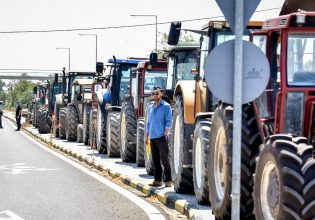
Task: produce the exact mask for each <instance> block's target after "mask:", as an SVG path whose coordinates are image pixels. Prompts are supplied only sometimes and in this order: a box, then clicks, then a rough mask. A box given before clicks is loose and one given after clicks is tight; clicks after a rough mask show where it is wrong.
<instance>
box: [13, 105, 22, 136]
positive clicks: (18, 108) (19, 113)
mask: <svg viewBox="0 0 315 220" xmlns="http://www.w3.org/2000/svg"><path fill="white" fill-rule="evenodd" d="M16 104H17V106H16V110H15V119H16V125H17V129H16V131H19V130H21V118H22V107H21V102H19V101H18V102H16Z"/></svg>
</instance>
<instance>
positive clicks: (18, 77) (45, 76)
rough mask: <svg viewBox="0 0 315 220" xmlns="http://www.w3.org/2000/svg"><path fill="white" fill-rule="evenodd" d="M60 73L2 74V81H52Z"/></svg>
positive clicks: (0, 73)
mask: <svg viewBox="0 0 315 220" xmlns="http://www.w3.org/2000/svg"><path fill="white" fill-rule="evenodd" d="M55 73H61V71H60V72H44V73H39V72H0V79H6V80H52V79H54V74H55Z"/></svg>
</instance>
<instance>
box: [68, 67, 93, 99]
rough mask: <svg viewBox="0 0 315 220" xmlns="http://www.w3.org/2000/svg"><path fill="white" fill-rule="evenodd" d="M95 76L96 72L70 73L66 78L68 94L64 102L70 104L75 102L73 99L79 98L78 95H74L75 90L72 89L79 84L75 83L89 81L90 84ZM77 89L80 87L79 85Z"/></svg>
mask: <svg viewBox="0 0 315 220" xmlns="http://www.w3.org/2000/svg"><path fill="white" fill-rule="evenodd" d="M95 75H96V73H95V72H69V73H68V75H67V77H66V85H67V92H66V94H64V100H65V101H66V103H70V102H71V101H72V100H74V99H72V98H73V97H74V96H77V94H73V92H74V91H75V90H73V89H72V86H73V85H75V84H78V83H74V82H81V81H82V80H83V81H84V80H89V82H90V81H92V80H93V78H94V76H95ZM83 81H82V82H83ZM76 87H80V86H78V85H77V86H76ZM76 90H80V88H76ZM68 97H69V98H68Z"/></svg>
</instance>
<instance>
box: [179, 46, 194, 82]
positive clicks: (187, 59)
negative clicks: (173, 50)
mask: <svg viewBox="0 0 315 220" xmlns="http://www.w3.org/2000/svg"><path fill="white" fill-rule="evenodd" d="M197 57H198V56H197V52H195V51H193V52H191V51H189V52H186V53H178V54H176V55H175V60H176V75H175V77H176V80H175V83H177V82H178V81H179V80H193V79H194V75H193V74H191V71H192V70H195V69H196V68H197Z"/></svg>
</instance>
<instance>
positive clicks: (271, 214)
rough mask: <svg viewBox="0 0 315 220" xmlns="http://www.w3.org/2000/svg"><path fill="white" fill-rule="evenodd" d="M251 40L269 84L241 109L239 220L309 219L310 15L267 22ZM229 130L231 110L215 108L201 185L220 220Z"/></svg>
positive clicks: (314, 29) (225, 212) (312, 195)
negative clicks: (266, 67)
mask: <svg viewBox="0 0 315 220" xmlns="http://www.w3.org/2000/svg"><path fill="white" fill-rule="evenodd" d="M251 39H252V42H253V43H254V44H255V45H257V46H258V47H260V48H261V49H262V51H263V52H264V53H265V54H266V56H267V57H268V59H269V62H270V81H269V85H268V87H267V89H266V90H265V91H264V93H263V94H262V95H261V96H260V97H259V98H258V99H256V100H255V101H254V102H252V103H249V104H245V105H243V114H242V116H243V117H242V145H241V156H242V158H241V219H252V218H253V213H254V214H255V217H256V219H286V220H289V219H292V220H293V219H314V218H315V159H314V146H315V142H314V140H315V111H314V109H315V12H303V11H301V12H298V13H292V14H288V15H284V16H280V17H278V18H275V19H269V20H267V21H265V22H264V25H263V28H262V30H260V31H254V32H253V34H252V36H251ZM232 125H233V106H231V105H228V104H225V103H223V102H219V104H218V107H217V108H216V110H215V112H214V114H213V115H212V116H211V131H210V136H209V152H208V175H207V179H208V183H209V199H210V203H211V207H212V210H213V212H214V214H215V216H216V217H217V218H221V219H229V218H230V217H231V198H230V194H231V183H232V180H231V175H232V171H231V170H232V167H231V166H232V161H231V160H232V147H233V131H232V127H233V126H232ZM259 140H260V141H259ZM260 143H262V144H260ZM252 176H253V177H254V178H253V179H252V178H248V177H252ZM252 180H253V181H252ZM252 191H253V193H251V192H252Z"/></svg>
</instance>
